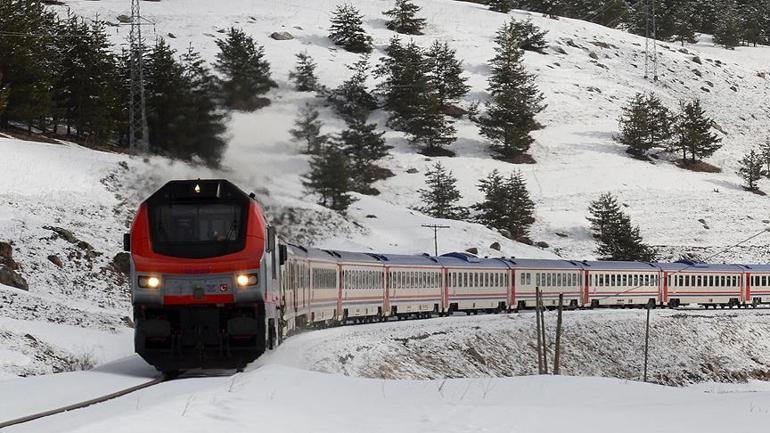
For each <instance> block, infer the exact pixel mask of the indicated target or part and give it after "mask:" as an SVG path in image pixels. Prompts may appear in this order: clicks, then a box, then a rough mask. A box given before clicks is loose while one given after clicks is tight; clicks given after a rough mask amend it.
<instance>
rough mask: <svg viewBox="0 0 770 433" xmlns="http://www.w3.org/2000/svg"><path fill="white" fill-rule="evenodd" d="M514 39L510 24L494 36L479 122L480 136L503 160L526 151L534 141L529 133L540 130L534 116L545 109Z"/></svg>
mask: <svg viewBox="0 0 770 433" xmlns="http://www.w3.org/2000/svg"><path fill="white" fill-rule="evenodd" d="M517 36H518V30H517V28H516V25H515V23H514V22H513V21H511V22H509V23H508V24H506V25H505V26H503V28H501V29H500V30H499V31H498V32H497V37H496V38H495V42H496V43H497V46H496V47H495V53H496V54H495V57H494V58H493V59H492V60H491V61H490V67H491V74H490V77H489V89H488V90H489V92H490V93H491V94H492V98H491V101H489V102H487V104H486V108H487V111H486V113H485V114H484V115H483V116H482V117H481V118H480V119H479V123H480V124H481V133H482V134H483V135H484V136H485V137H487V138H488V139H490V140H491V141H492V144H491V148H492V150H493V151H494V152H495V153H497V154H498V156H499V157H500V158H504V159H512V158H514V157H516V156H518V155H520V154H522V153H524V152H526V151H527V150H528V149H529V146H530V145H531V144H532V142H533V141H534V140H533V138H532V137H531V136H530V133H531V132H532V131H534V130H536V129H539V128H540V127H541V126H540V125H539V124H538V123H537V121H536V120H535V115H536V114H537V113H539V112H541V111H542V110H543V109H544V108H545V105H544V104H543V95H542V93H540V91H539V89H538V88H537V85H536V84H535V77H534V76H533V75H531V74H529V73H528V72H527V71H526V70H525V69H524V66H523V64H522V58H523V51H522V50H521V49H519V44H518V40H517Z"/></svg>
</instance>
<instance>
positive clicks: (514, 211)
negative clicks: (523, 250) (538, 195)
mask: <svg viewBox="0 0 770 433" xmlns="http://www.w3.org/2000/svg"><path fill="white" fill-rule="evenodd" d="M479 190H480V191H481V192H483V193H484V201H483V202H481V203H478V204H476V205H474V206H473V208H474V209H475V210H476V211H477V212H478V220H479V222H481V223H482V224H484V225H486V226H488V227H491V228H494V229H497V230H501V231H505V232H507V236H508V237H510V238H511V239H515V240H523V239H525V238H526V236H527V234H528V233H529V227H530V226H531V225H532V223H534V222H535V218H534V210H535V204H534V202H532V200H531V199H530V197H529V192H528V191H527V185H526V182H525V181H524V178H523V176H522V175H521V172H518V171H516V172H514V173H511V175H510V176H508V178H505V177H503V175H502V174H500V172H498V171H497V170H494V171H493V172H492V173H490V174H489V176H487V178H486V179H482V180H481V181H480V182H479Z"/></svg>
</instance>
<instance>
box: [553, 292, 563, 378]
mask: <svg viewBox="0 0 770 433" xmlns="http://www.w3.org/2000/svg"><path fill="white" fill-rule="evenodd" d="M563 311H564V293H559V314H558V316H556V349H555V352H554V356H553V374H559V372H560V367H561V366H560V365H559V364H560V362H561V315H562V312H563Z"/></svg>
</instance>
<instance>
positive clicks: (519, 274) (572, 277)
mask: <svg viewBox="0 0 770 433" xmlns="http://www.w3.org/2000/svg"><path fill="white" fill-rule="evenodd" d="M506 261H507V262H508V263H509V265H510V266H511V267H512V268H513V299H512V301H511V305H515V306H516V308H517V309H522V308H528V307H531V308H534V307H535V306H536V301H535V299H536V289H537V288H538V287H539V288H540V292H541V293H542V297H543V305H545V306H546V307H548V306H556V305H558V303H559V295H560V294H563V295H564V306H567V307H572V308H576V307H579V306H582V305H583V271H582V269H581V267H580V265H579V264H578V263H575V262H571V261H566V260H530V259H508V260H506Z"/></svg>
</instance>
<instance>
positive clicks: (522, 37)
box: [508, 19, 548, 54]
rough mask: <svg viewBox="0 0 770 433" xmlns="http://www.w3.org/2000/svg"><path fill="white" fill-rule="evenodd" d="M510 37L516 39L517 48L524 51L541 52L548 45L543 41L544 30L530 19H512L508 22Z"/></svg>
mask: <svg viewBox="0 0 770 433" xmlns="http://www.w3.org/2000/svg"><path fill="white" fill-rule="evenodd" d="M508 31H509V32H510V37H511V38H512V39H513V40H515V41H516V43H517V44H518V46H519V48H520V49H522V50H524V51H534V52H537V53H541V54H542V53H543V52H544V51H545V49H546V47H547V46H548V44H547V43H546V41H545V35H546V34H547V33H548V32H546V31H543V30H540V28H538V27H537V26H536V25H534V24H532V20H530V19H527V20H525V21H517V20H515V19H512V20H511V22H510V24H509V30H508Z"/></svg>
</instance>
